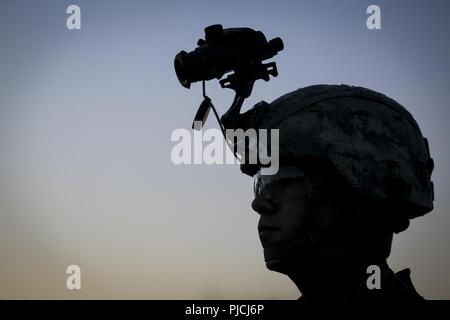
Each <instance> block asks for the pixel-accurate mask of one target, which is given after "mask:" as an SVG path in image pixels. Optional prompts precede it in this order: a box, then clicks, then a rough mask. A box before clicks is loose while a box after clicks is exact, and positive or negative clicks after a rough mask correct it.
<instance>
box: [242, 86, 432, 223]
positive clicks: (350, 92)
mask: <svg viewBox="0 0 450 320" xmlns="http://www.w3.org/2000/svg"><path fill="white" fill-rule="evenodd" d="M246 118H248V119H249V120H248V122H247V126H246V128H247V129H248V128H254V129H279V146H278V148H279V158H280V165H282V166H283V165H292V164H295V165H299V166H301V165H302V164H306V163H308V162H309V163H311V159H313V161H316V160H318V161H319V160H320V161H323V162H325V163H327V164H329V165H331V166H332V167H333V168H334V170H335V171H336V172H337V174H338V175H339V176H340V177H341V178H342V180H343V181H345V184H346V185H347V187H348V188H349V190H351V191H352V192H353V193H355V194H359V195H362V196H366V197H371V198H374V199H379V200H389V201H391V203H392V202H395V203H401V204H402V208H403V209H404V210H402V211H404V212H403V213H402V214H403V215H406V216H405V218H408V219H412V218H415V217H417V216H420V215H424V214H426V213H428V212H429V211H431V210H432V209H433V200H434V194H433V183H432V181H431V173H432V171H433V168H434V164H433V159H432V158H431V157H430V151H429V147H428V142H427V139H426V138H424V137H423V136H422V134H421V131H420V129H419V126H418V124H417V122H416V121H415V120H414V118H413V117H412V115H411V114H410V113H409V112H408V111H407V110H406V109H405V108H404V107H402V106H401V105H400V104H399V103H397V102H396V101H394V100H393V99H390V98H389V97H387V96H385V95H383V94H381V93H378V92H375V91H372V90H369V89H366V88H362V87H354V86H348V85H314V86H309V87H306V88H302V89H298V90H296V91H293V92H290V93H288V94H285V95H283V96H281V97H280V98H278V99H276V100H275V101H273V102H272V103H270V104H269V103H266V102H264V101H262V102H260V103H258V104H256V105H255V106H254V107H253V108H252V109H250V110H249V111H248V112H247V113H246ZM259 169H260V166H258V165H252V164H248V163H245V162H244V163H241V171H242V172H243V173H245V174H248V175H250V176H254V175H255V174H256V173H257V172H258V170H259Z"/></svg>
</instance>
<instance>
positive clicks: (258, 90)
mask: <svg viewBox="0 0 450 320" xmlns="http://www.w3.org/2000/svg"><path fill="white" fill-rule="evenodd" d="M70 4H78V5H80V7H81V18H82V29H81V30H78V31H70V30H68V29H67V28H66V23H65V21H66V18H67V14H66V12H65V11H66V7H67V6H68V5H70ZM370 4H378V5H379V6H380V7H381V15H382V16H381V19H382V21H381V22H382V29H381V30H376V31H370V30H368V29H367V28H366V22H365V21H366V18H367V14H366V8H367V6H368V5H370ZM215 23H221V24H223V25H224V27H244V26H245V27H251V28H255V29H257V30H261V31H263V32H264V33H265V34H266V36H267V37H268V38H273V37H276V36H280V37H281V38H282V39H283V41H284V44H285V49H284V51H282V52H281V53H280V54H279V55H278V56H276V57H275V61H276V62H277V65H278V70H279V77H277V78H274V79H273V80H272V81H270V82H268V83H266V82H264V81H261V82H258V83H256V85H255V88H254V91H253V94H252V96H251V98H250V99H248V100H247V101H246V103H245V108H248V107H250V106H252V105H253V104H254V103H256V102H258V101H260V100H265V101H268V102H270V101H272V100H274V99H276V98H277V97H279V96H280V95H282V94H285V93H287V92H289V91H292V90H295V89H297V88H300V87H304V86H307V85H312V84H319V83H330V84H340V83H346V84H352V85H359V86H364V87H368V88H370V89H373V90H375V91H379V92H383V93H384V94H386V95H388V96H390V97H392V98H393V99H395V100H397V101H398V102H400V103H401V104H403V105H404V106H405V107H406V108H407V109H409V110H410V111H411V113H412V114H413V116H414V117H415V118H416V120H417V121H418V123H419V125H420V126H421V129H422V132H423V134H424V136H426V137H427V138H428V139H429V141H430V146H431V153H432V156H433V158H434V160H435V163H436V168H435V171H434V173H433V180H434V182H435V190H436V201H435V210H434V211H433V212H432V213H430V214H429V215H426V216H424V217H421V218H418V219H416V220H414V221H412V223H411V226H410V228H409V229H408V230H407V231H406V232H404V233H402V234H400V235H397V236H396V237H395V240H394V245H393V252H392V255H391V257H390V258H389V263H390V265H391V267H392V268H393V269H394V270H395V271H398V270H400V269H402V268H405V267H409V268H411V269H412V278H413V282H414V283H415V286H416V288H417V290H418V291H419V292H420V293H421V294H422V295H424V296H425V297H427V298H439V299H444V298H445V299H449V298H450V277H449V270H450V256H449V249H448V246H449V242H450V232H449V231H448V230H449V227H450V215H449V214H448V211H449V208H450V168H448V164H449V163H450V152H449V143H448V140H447V139H448V137H449V136H450V129H449V125H448V124H449V122H450V109H449V101H450V61H449V57H450V40H449V39H450V37H449V31H450V2H448V1H445V0H442V1H438V0H433V1H425V0H424V1H363V0H346V1H331V0H329V1H317V0H316V1H312V0H311V1H276V2H275V1H267V2H264V1H225V2H224V1H189V4H188V3H187V1H159V2H157V1H125V0H121V1H112V0H110V1H106V0H96V1H62V0H58V1H44V0H42V1H22V0H14V1H13V0H2V1H1V2H0V84H1V85H0V259H1V260H0V261H1V262H0V263H1V267H0V298H150V299H165V298H170V299H197V298H219V299H220V298H229V299H240V298H245V299H246V298H250V299H268V298H271V299H280V298H281V299H296V298H298V296H299V292H298V290H297V289H296V287H295V286H294V285H293V284H292V283H291V282H290V281H289V280H288V278H287V277H285V276H283V275H280V274H277V273H274V272H271V271H268V270H266V269H265V265H264V261H263V254H262V249H261V245H260V243H259V239H258V235H257V221H258V215H257V214H256V213H254V212H253V211H252V210H251V207H250V203H251V200H252V181H251V179H250V178H248V177H246V176H244V175H242V174H241V173H240V171H239V167H238V166H237V165H222V166H219V165H214V166H207V165H197V166H188V165H182V166H175V165H173V164H172V162H171V160H170V150H171V148H172V147H173V146H174V144H175V143H174V142H171V141H170V134H171V133H172V131H173V130H174V129H176V128H190V126H191V122H192V119H193V116H194V113H195V111H196V108H197V106H198V104H199V103H200V101H201V88H200V85H199V84H195V85H193V87H192V89H191V90H190V91H188V90H186V89H185V88H183V87H181V85H180V84H179V83H178V81H177V79H176V76H175V72H174V70H173V58H174V56H175V54H176V53H177V52H178V51H180V50H187V51H189V50H192V49H193V48H194V47H195V43H196V41H197V39H199V38H201V37H203V29H204V27H205V26H207V25H210V24H215ZM207 92H208V95H209V96H210V97H212V98H213V102H214V103H215V105H216V107H217V108H218V109H219V112H220V113H223V112H224V111H225V110H226V108H227V107H228V106H229V104H230V103H231V100H232V98H233V95H232V91H229V90H223V89H221V88H220V86H219V84H218V83H217V81H211V82H209V83H208V84H207ZM213 120H214V119H213V118H212V117H211V118H210V119H209V121H208V124H207V127H217V124H216V123H214V121H213ZM71 264H77V265H79V266H80V267H81V269H82V290H81V291H76V292H74V291H68V290H67V289H66V288H65V279H66V274H65V268H66V267H67V266H68V265H71Z"/></svg>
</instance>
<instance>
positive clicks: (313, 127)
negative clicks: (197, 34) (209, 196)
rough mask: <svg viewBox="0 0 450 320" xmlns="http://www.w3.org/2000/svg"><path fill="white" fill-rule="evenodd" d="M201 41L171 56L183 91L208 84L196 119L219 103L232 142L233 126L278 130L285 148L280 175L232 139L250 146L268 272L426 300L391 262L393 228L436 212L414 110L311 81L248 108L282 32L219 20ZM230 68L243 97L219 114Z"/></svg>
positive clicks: (334, 292)
mask: <svg viewBox="0 0 450 320" xmlns="http://www.w3.org/2000/svg"><path fill="white" fill-rule="evenodd" d="M197 45H198V47H197V48H196V49H195V50H193V51H191V52H189V53H187V52H185V51H181V52H179V53H178V54H177V55H176V57H175V61H174V66H175V71H176V74H177V77H178V80H179V81H180V83H181V84H182V85H183V86H184V87H186V88H189V87H190V85H191V83H193V82H197V81H202V82H203V97H204V100H203V102H202V104H201V105H200V107H199V109H198V111H197V114H196V116H195V119H194V120H197V121H201V123H202V124H203V123H204V122H205V121H206V118H207V116H208V114H209V111H210V110H211V109H212V110H213V111H214V114H215V116H216V118H217V120H219V124H220V126H221V129H222V132H223V133H224V137H225V139H227V137H226V134H225V129H242V130H247V129H256V130H258V129H267V130H273V129H276V130H279V142H278V143H277V145H271V144H270V143H269V145H268V146H267V150H269V152H271V151H274V150H275V149H274V148H277V149H278V154H279V159H278V160H279V161H278V163H279V170H278V172H277V173H276V174H272V175H268V174H267V171H266V170H263V167H264V166H263V163H264V161H259V162H257V163H251V161H248V159H251V158H253V157H246V155H247V156H248V155H249V154H250V152H251V148H252V147H250V143H247V142H246V141H235V139H234V138H233V139H227V141H228V142H229V143H230V145H231V148H232V150H233V152H235V154H237V153H239V152H243V151H242V150H240V151H239V148H237V146H236V144H238V143H239V144H240V146H245V145H246V146H247V148H244V154H243V155H242V154H241V156H244V158H241V159H243V162H242V163H241V171H242V172H243V173H245V174H247V175H250V176H252V177H254V190H255V199H254V200H253V202H252V207H253V209H254V210H255V211H256V212H258V213H259V214H260V221H259V225H258V230H259V236H260V240H261V243H262V246H263V248H264V258H265V262H266V266H267V268H268V269H270V270H273V271H277V272H281V273H283V274H286V275H287V276H289V277H290V279H292V281H293V282H294V283H295V284H296V285H297V287H298V288H299V290H300V291H301V292H302V299H303V300H314V299H338V300H357V299H412V300H419V299H423V298H422V297H421V296H420V295H419V294H418V293H417V292H416V290H415V289H414V286H413V285H412V282H411V279H410V277H409V273H410V272H409V270H408V269H406V270H403V271H400V272H398V273H394V272H393V271H392V270H391V269H390V268H389V266H388V264H387V262H386V260H387V258H388V257H389V255H390V252H391V244H392V239H393V235H394V233H399V232H402V231H404V230H406V229H407V228H408V226H409V222H410V220H411V219H413V218H415V217H418V216H421V215H424V214H426V213H428V212H430V211H431V210H432V209H433V200H434V194H433V183H432V182H431V173H432V171H433V167H434V164H433V160H432V158H431V157H430V151H429V147H428V142H427V139H426V138H424V137H423V136H422V133H421V131H420V129H419V126H418V124H417V123H416V121H415V120H414V118H413V117H412V115H411V114H410V113H409V112H408V111H407V110H406V109H405V108H404V107H402V106H401V105H400V104H398V103H397V102H396V101H394V100H392V99H390V98H388V97H387V96H385V95H383V94H380V93H377V92H375V91H372V90H369V89H365V88H362V87H354V86H348V85H315V86H310V87H306V88H303V89H299V90H296V91H293V92H291V93H288V94H286V95H283V96H282V97H280V98H278V99H276V100H275V101H273V102H272V103H270V104H269V103H266V102H264V101H261V102H260V103H258V104H256V105H255V106H254V107H253V108H251V109H250V110H248V111H246V112H244V113H240V110H241V107H242V104H243V101H244V99H245V98H247V97H249V96H250V94H251V91H252V88H253V84H254V82H255V81H256V80H261V79H263V80H265V81H268V80H269V79H270V76H277V75H278V71H277V68H276V64H275V62H270V63H267V64H263V63H262V62H263V61H264V60H267V59H270V58H272V57H273V56H275V55H277V54H278V52H279V51H281V50H283V48H284V45H283V42H282V40H281V39H280V38H274V39H272V40H270V41H267V39H266V38H265V36H264V34H263V33H262V32H261V31H255V30H253V29H250V28H228V29H223V27H222V25H211V26H208V27H206V28H205V39H200V40H198V42H197ZM230 71H233V72H234V73H233V74H229V75H228V76H226V78H224V79H222V80H220V81H219V82H220V84H221V86H222V87H223V88H229V89H233V90H234V91H235V92H236V95H235V99H234V101H233V104H232V106H231V107H230V108H229V109H228V111H227V112H226V113H225V114H224V115H222V117H221V119H219V117H218V114H217V111H216V109H215V108H214V106H213V105H212V103H211V99H210V98H209V97H207V96H206V93H205V81H207V80H211V79H214V78H217V79H220V78H221V77H223V76H224V75H225V74H227V73H228V72H230ZM244 139H245V138H244ZM230 140H231V141H230ZM271 141H272V140H271ZM253 142H254V141H253ZM256 142H257V146H259V145H258V143H259V142H258V141H256ZM233 144H234V146H233ZM253 145H254V143H253ZM241 149H242V148H241ZM256 149H258V150H259V148H256ZM263 149H264V148H263ZM236 150H238V151H236ZM259 160H261V158H260V159H259ZM372 269H373V270H375V271H374V272H375V274H374V276H376V271H377V270H378V271H379V275H378V276H379V280H380V281H379V283H378V284H377V285H376V286H375V288H374V287H372V286H371V285H370V283H369V276H371V275H370V274H368V270H372Z"/></svg>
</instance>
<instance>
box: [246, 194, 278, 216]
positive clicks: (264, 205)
mask: <svg viewBox="0 0 450 320" xmlns="http://www.w3.org/2000/svg"><path fill="white" fill-rule="evenodd" d="M252 209H253V210H255V211H256V212H257V213H259V214H260V215H263V214H270V213H272V212H274V210H275V206H274V205H273V203H271V202H270V201H269V200H268V199H266V198H265V197H263V196H262V195H259V196H257V197H256V198H255V199H254V200H253V201H252Z"/></svg>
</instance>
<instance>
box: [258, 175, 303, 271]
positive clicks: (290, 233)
mask: <svg viewBox="0 0 450 320" xmlns="http://www.w3.org/2000/svg"><path fill="white" fill-rule="evenodd" d="M308 189H309V184H308V183H307V181H306V180H305V179H303V178H295V179H283V180H278V181H275V182H273V183H270V184H267V185H266V186H264V188H262V189H261V190H260V192H259V194H257V195H255V199H254V200H253V202H252V208H253V210H255V211H256V212H258V213H259V214H260V219H259V223H258V232H259V238H260V240H261V244H262V246H263V248H264V257H265V261H266V265H267V267H268V268H269V269H271V270H275V269H277V265H278V264H280V262H281V260H282V259H283V256H285V254H286V249H287V247H288V246H289V245H290V244H292V243H293V242H294V241H298V239H299V238H301V237H302V235H305V234H306V230H305V227H306V198H307V197H308V192H309V190H308Z"/></svg>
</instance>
